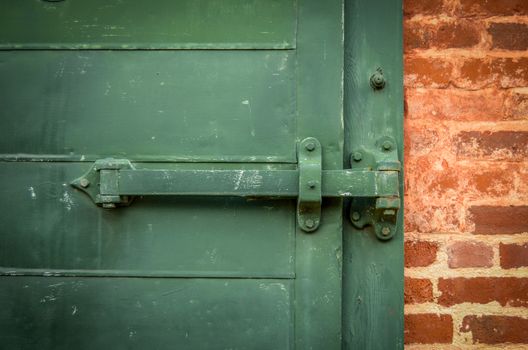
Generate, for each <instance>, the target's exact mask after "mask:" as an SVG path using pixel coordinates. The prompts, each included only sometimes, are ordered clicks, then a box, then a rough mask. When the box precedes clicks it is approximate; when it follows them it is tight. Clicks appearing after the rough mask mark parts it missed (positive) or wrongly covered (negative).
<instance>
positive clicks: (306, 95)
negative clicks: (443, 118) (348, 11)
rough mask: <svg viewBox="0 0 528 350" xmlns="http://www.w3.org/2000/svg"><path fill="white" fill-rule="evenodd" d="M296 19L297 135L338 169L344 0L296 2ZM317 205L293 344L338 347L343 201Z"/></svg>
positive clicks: (299, 258) (303, 260) (300, 253)
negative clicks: (311, 141) (316, 223)
mask: <svg viewBox="0 0 528 350" xmlns="http://www.w3.org/2000/svg"><path fill="white" fill-rule="evenodd" d="M298 22H299V24H298V34H297V56H298V59H297V76H298V80H297V106H298V114H299V118H298V122H297V128H298V129H297V130H298V131H297V132H298V138H299V139H300V140H303V139H305V138H306V137H309V136H312V137H315V138H317V139H318V140H319V141H320V143H321V145H322V151H323V154H322V162H323V169H328V170H332V169H342V159H343V153H342V152H343V148H342V141H343V119H342V118H343V115H342V110H343V108H342V106H343V101H342V93H343V88H342V73H343V43H342V26H343V22H342V1H341V0H327V1H320V0H302V1H299V20H298ZM321 209H322V217H321V225H320V227H319V228H318V230H317V231H316V232H315V233H313V234H308V235H307V234H305V233H304V232H303V231H302V230H300V229H299V228H297V233H296V246H295V251H296V261H295V264H296V276H297V278H296V280H295V301H296V305H297V306H298V307H297V308H296V310H295V311H296V312H295V337H296V343H295V344H296V349H321V350H322V349H339V348H340V347H341V323H340V319H341V258H342V255H341V254H342V250H341V247H342V215H341V214H342V201H341V200H340V199H334V200H332V199H330V200H323V203H322V208H321Z"/></svg>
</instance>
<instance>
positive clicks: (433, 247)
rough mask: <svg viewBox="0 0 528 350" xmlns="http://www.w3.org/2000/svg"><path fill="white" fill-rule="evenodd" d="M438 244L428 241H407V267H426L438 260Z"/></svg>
mask: <svg viewBox="0 0 528 350" xmlns="http://www.w3.org/2000/svg"><path fill="white" fill-rule="evenodd" d="M437 252H438V245H437V244H436V243H433V242H426V241H407V242H405V267H424V266H429V265H431V264H432V263H434V262H435V261H436V253H437Z"/></svg>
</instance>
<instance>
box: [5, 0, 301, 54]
mask: <svg viewBox="0 0 528 350" xmlns="http://www.w3.org/2000/svg"><path fill="white" fill-rule="evenodd" d="M13 4H14V3H13V1H11V0H1V1H0V23H2V35H1V36H0V48H16V49H120V50H121V49H124V50H130V49H266V48H267V49H277V48H278V49H284V48H294V47H295V30H296V1H295V0H249V1H248V0H222V1H210V0H177V1H175V0H156V2H150V1H139V0H90V1H81V0H66V1H56V0H55V1H45V0H20V1H16V6H14V5H13Z"/></svg>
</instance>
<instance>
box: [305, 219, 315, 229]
mask: <svg viewBox="0 0 528 350" xmlns="http://www.w3.org/2000/svg"><path fill="white" fill-rule="evenodd" d="M304 225H306V227H307V228H314V227H315V222H314V221H313V220H312V219H306V221H305V222H304Z"/></svg>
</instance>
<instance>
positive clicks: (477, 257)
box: [447, 241, 493, 268]
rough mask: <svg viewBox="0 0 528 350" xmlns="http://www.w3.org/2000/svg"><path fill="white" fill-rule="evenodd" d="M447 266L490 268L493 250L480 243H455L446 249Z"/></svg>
mask: <svg viewBox="0 0 528 350" xmlns="http://www.w3.org/2000/svg"><path fill="white" fill-rule="evenodd" d="M447 256H448V265H449V267H450V268H459V267H491V266H492V265H493V249H491V247H490V246H488V245H487V244H484V243H480V242H463V241H461V242H456V243H453V244H451V245H450V246H449V247H448V248H447Z"/></svg>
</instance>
